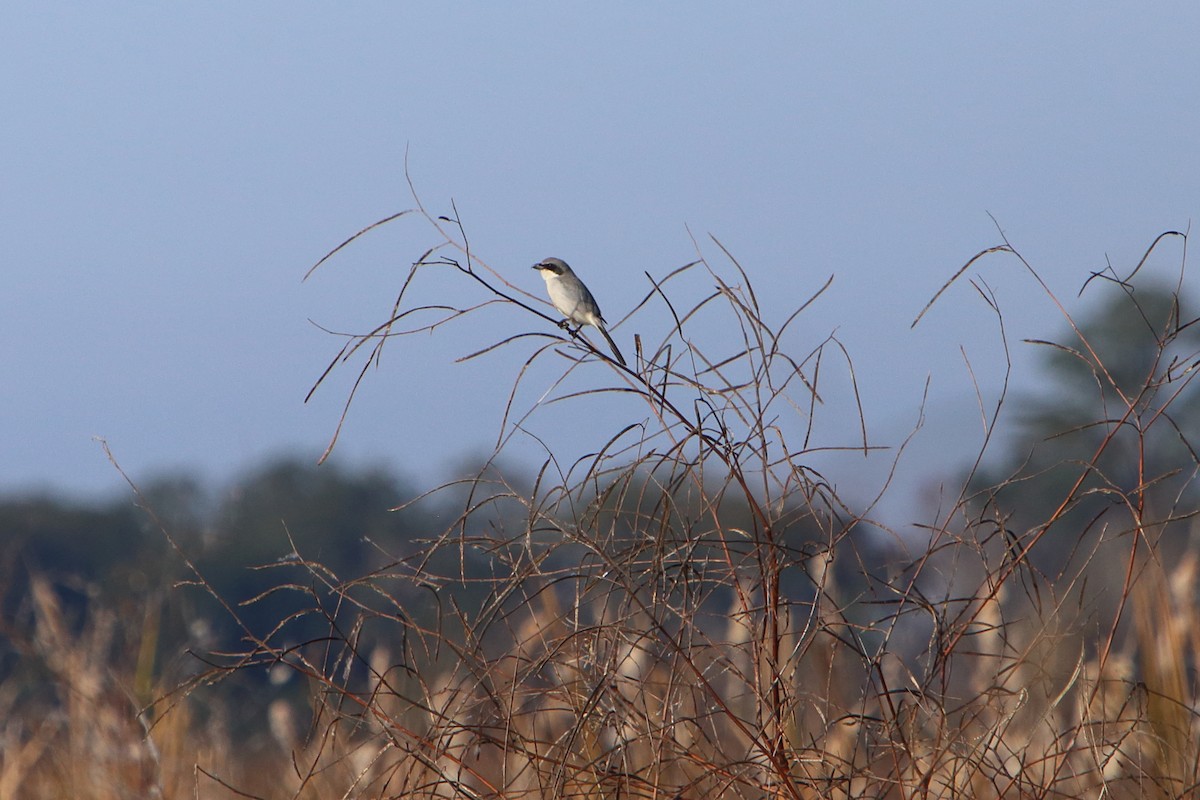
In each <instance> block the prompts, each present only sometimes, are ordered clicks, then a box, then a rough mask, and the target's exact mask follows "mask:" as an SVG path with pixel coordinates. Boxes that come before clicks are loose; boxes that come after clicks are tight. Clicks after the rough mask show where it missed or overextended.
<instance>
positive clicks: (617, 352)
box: [596, 325, 629, 367]
mask: <svg viewBox="0 0 1200 800" xmlns="http://www.w3.org/2000/svg"><path fill="white" fill-rule="evenodd" d="M596 330H598V331H600V335H602V336H603V337H604V341H606V342H608V346H609V347H611V348H612V351H613V355H614V356H616V357H617V361H620V362H621V366H622V367H626V366H629V365H628V364H626V363H625V356H623V355H621V351H620V350H618V349H617V343H616V342H614V341H613V338H612V337H611V336H609V335H608V331H606V330H604V327H603V326H602V325H597V326H596Z"/></svg>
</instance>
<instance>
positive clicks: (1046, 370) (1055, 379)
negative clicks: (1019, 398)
mask: <svg viewBox="0 0 1200 800" xmlns="http://www.w3.org/2000/svg"><path fill="white" fill-rule="evenodd" d="M1190 322H1191V320H1190V318H1189V317H1186V316H1182V315H1181V314H1180V308H1179V302H1178V298H1177V297H1176V295H1175V293H1174V292H1173V291H1172V290H1171V289H1169V288H1166V287H1163V286H1149V287H1140V288H1137V289H1132V288H1129V287H1115V288H1114V289H1113V294H1112V296H1111V298H1110V299H1109V300H1108V302H1106V303H1105V304H1104V305H1103V306H1101V307H1100V308H1099V309H1098V310H1097V311H1096V312H1095V313H1093V314H1092V315H1090V316H1089V317H1088V318H1087V319H1085V320H1084V321H1083V322H1082V323H1081V324H1080V325H1079V329H1078V332H1076V331H1074V330H1068V331H1067V332H1066V334H1065V335H1064V336H1063V337H1061V338H1060V339H1059V340H1058V341H1057V342H1056V343H1055V344H1046V345H1045V348H1046V349H1045V360H1044V362H1043V364H1044V367H1043V370H1042V374H1043V380H1042V382H1041V390H1040V391H1039V392H1038V393H1037V394H1036V395H1035V396H1032V397H1027V398H1026V399H1024V401H1023V406H1022V408H1021V410H1020V412H1019V413H1020V420H1021V428H1020V432H1019V434H1018V436H1017V437H1016V441H1015V442H1014V444H1013V447H1012V456H1011V457H1010V458H1009V459H1008V460H1007V461H1006V463H1004V464H1002V465H1000V466H998V467H996V468H993V469H990V470H987V471H985V472H982V473H981V474H979V475H978V476H977V477H976V479H975V481H974V483H973V488H974V489H975V490H976V492H977V494H976V497H977V498H979V499H981V500H984V501H985V502H986V503H987V506H988V508H989V510H990V511H991V512H994V513H996V514H998V515H999V516H1000V517H1001V518H1002V519H1003V520H1004V521H1005V523H1006V527H1007V529H1008V531H1009V537H1010V538H1015V539H1017V540H1020V541H1025V540H1027V539H1026V537H1031V536H1034V535H1036V534H1037V533H1039V532H1040V531H1041V530H1042V529H1043V528H1045V526H1046V523H1048V522H1050V521H1051V520H1052V519H1053V520H1054V522H1053V524H1052V525H1051V526H1050V527H1049V529H1047V531H1046V533H1045V535H1044V536H1042V538H1041V540H1040V541H1039V543H1038V545H1037V547H1036V548H1035V549H1034V550H1033V551H1032V552H1031V555H1032V556H1033V558H1034V562H1035V563H1036V564H1038V565H1039V566H1041V567H1042V568H1043V569H1047V570H1050V571H1053V572H1057V571H1059V570H1062V569H1063V568H1064V567H1065V565H1066V564H1067V562H1068V560H1069V559H1070V557H1071V556H1072V554H1073V553H1076V552H1086V549H1087V548H1086V547H1080V545H1081V543H1083V542H1084V541H1085V537H1088V536H1091V535H1098V534H1099V533H1100V531H1101V530H1107V532H1108V533H1110V534H1113V533H1120V532H1121V531H1127V530H1128V529H1129V527H1130V524H1131V520H1132V516H1131V515H1130V513H1129V509H1130V508H1139V507H1140V508H1141V509H1142V510H1143V511H1144V512H1145V513H1146V515H1147V516H1146V519H1152V520H1156V521H1161V520H1167V519H1170V518H1173V517H1179V516H1186V515H1187V514H1189V513H1191V512H1192V511H1194V510H1195V508H1196V503H1197V492H1196V489H1195V486H1194V483H1195V476H1196V470H1197V449H1196V447H1197V443H1198V442H1200V407H1197V405H1196V403H1195V392H1196V387H1195V386H1194V385H1193V384H1192V378H1193V377H1194V371H1193V369H1194V367H1195V366H1196V364H1197V358H1198V357H1200V354H1198V347H1200V330H1198V329H1197V328H1198V327H1200V326H1194V325H1191V324H1189V323H1190Z"/></svg>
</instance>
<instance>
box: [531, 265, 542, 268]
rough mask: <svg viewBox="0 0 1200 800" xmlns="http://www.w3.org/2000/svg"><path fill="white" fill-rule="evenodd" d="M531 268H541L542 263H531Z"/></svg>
mask: <svg viewBox="0 0 1200 800" xmlns="http://www.w3.org/2000/svg"><path fill="white" fill-rule="evenodd" d="M533 268H534V269H541V268H542V265H541V264H534V265H533Z"/></svg>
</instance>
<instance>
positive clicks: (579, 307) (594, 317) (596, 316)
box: [533, 258, 626, 367]
mask: <svg viewBox="0 0 1200 800" xmlns="http://www.w3.org/2000/svg"><path fill="white" fill-rule="evenodd" d="M533 268H534V269H536V270H537V271H538V272H540V273H542V277H543V278H545V279H546V293H547V294H549V295H550V302H552V303H554V307H555V308H557V309H558V311H559V313H560V314H562V315H564V316H565V317H566V319H565V320H564V321H563V322H562V323H560V324H562V325H563V326H564V327H567V326H568V325H570V324H572V323H574V324H575V325H576V326H578V327H579V328H582V327H583V326H584V325H591V326H592V327H594V328H595V329H596V330H598V331H600V335H601V336H603V337H604V340H605V341H606V342H608V346H609V347H611V348H612V351H613V355H614V356H616V357H617V361H620V362H621V366H623V367H624V366H626V364H625V357H624V356H622V355H621V351H620V350H619V349H618V348H617V343H616V342H614V341H613V338H612V337H611V336H609V335H608V328H607V327H606V326H605V322H604V315H603V314H601V313H600V306H598V305H596V298H594V297H592V293H591V292H589V291H588V288H587V287H586V286H584V284H583V281H581V280H579V276H577V275H576V274H575V272H574V271H573V270H572V269H571V268H570V267H569V266H567V262H565V261H563V260H562V259H561V258H545V259H542V260H541V261H539V262H538V263H536V264H534V265H533Z"/></svg>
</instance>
